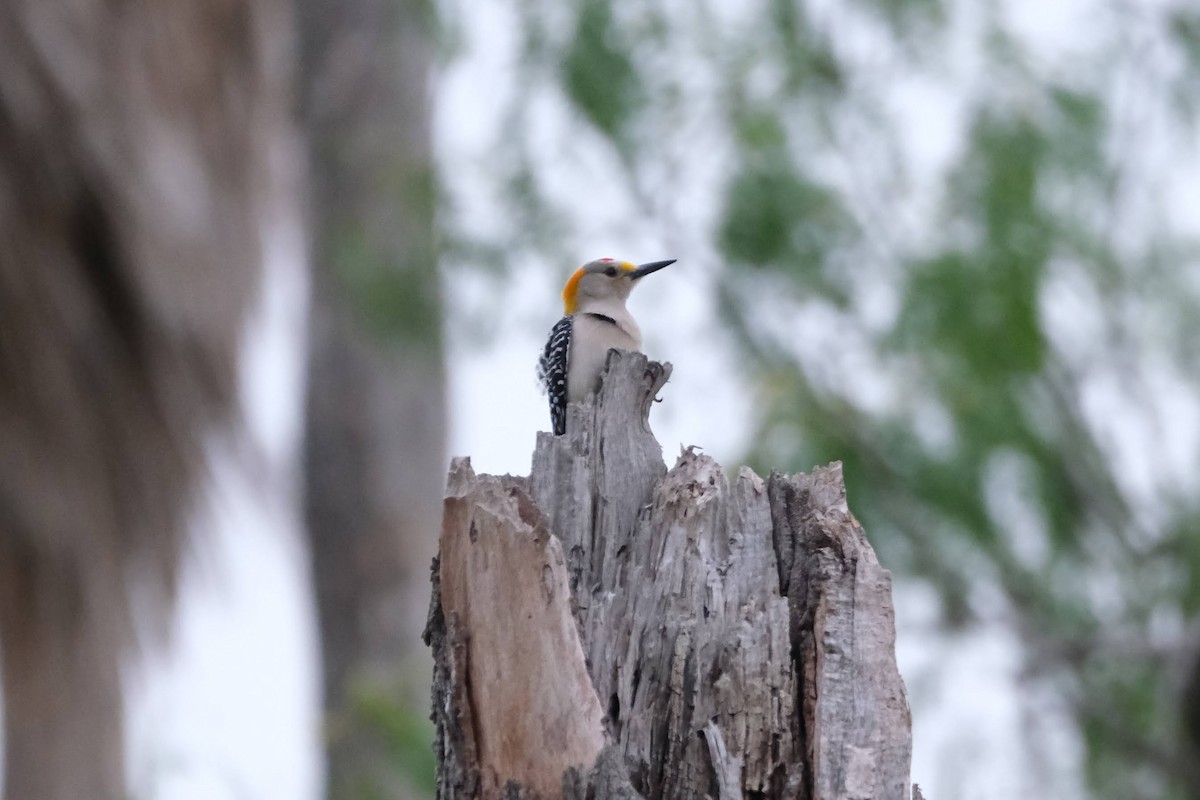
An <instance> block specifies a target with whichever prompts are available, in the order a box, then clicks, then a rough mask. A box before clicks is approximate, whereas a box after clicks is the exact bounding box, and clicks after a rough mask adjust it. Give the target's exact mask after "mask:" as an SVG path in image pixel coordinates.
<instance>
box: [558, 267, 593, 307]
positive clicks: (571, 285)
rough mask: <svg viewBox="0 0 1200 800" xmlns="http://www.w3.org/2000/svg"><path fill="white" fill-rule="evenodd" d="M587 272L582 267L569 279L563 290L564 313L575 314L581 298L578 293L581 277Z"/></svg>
mask: <svg viewBox="0 0 1200 800" xmlns="http://www.w3.org/2000/svg"><path fill="white" fill-rule="evenodd" d="M585 274H587V271H586V270H585V269H584V268H583V267H580V268H579V269H577V270H575V272H574V274H572V275H571V277H570V278H568V279H567V285H566V286H564V287H563V290H562V299H563V313H564V314H574V313H575V310H576V309H577V308H578V307H579V298H578V297H577V296H576V295H577V294H578V292H579V279H580V278H582V277H583V276H584V275H585Z"/></svg>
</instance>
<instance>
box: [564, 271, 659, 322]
mask: <svg viewBox="0 0 1200 800" xmlns="http://www.w3.org/2000/svg"><path fill="white" fill-rule="evenodd" d="M674 263H675V259H673V258H672V259H669V260H667V261H651V262H650V263H649V264H641V265H636V264H632V263H630V262H628V261H617V260H615V259H612V258H601V259H597V260H596V261H589V262H588V263H586V264H584V265H583V266H582V267H580V268H579V269H577V270H575V273H574V274H573V275H572V276H571V277H570V279H568V280H567V285H566V286H564V287H563V292H562V298H563V309H564V311H565V313H567V314H574V313H575V312H576V311H578V310H579V309H580V306H581V305H586V304H587V301H588V300H607V299H611V298H615V299H617V300H619V301H621V302H622V303H623V302H625V298H627V297H629V293H630V292H631V291H633V287H634V285H635V284H636V283H637V282H638V281H639V280H640V279H642V278H643V277H645V276H646V275H649V274H650V273H651V272H657V271H658V270H660V269H662V268H663V267H666V266H670V265H671V264H674Z"/></svg>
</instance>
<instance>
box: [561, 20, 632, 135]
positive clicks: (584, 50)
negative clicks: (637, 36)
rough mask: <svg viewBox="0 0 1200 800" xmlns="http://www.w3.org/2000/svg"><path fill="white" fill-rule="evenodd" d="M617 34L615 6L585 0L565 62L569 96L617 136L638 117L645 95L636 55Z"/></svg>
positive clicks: (605, 130) (587, 115) (597, 124)
mask: <svg viewBox="0 0 1200 800" xmlns="http://www.w3.org/2000/svg"><path fill="white" fill-rule="evenodd" d="M616 36H617V32H616V30H614V26H613V18H612V6H611V5H610V4H609V3H607V2H605V0H585V1H584V2H583V3H582V4H581V6H580V8H579V15H578V18H577V21H576V25H575V35H574V38H573V39H572V41H571V43H570V45H569V46H568V47H567V51H566V53H565V55H564V57H563V66H562V71H563V72H562V81H563V88H564V89H565V90H566V93H567V97H568V98H569V99H570V101H571V102H572V103H573V104H574V105H575V107H576V108H578V109H579V110H580V111H582V112H583V114H584V116H586V117H587V119H588V121H590V122H591V123H592V124H593V125H595V126H596V127H597V128H599V129H600V130H601V131H603V132H604V133H605V134H606V135H608V136H611V137H613V138H614V139H616V138H619V137H620V135H621V133H622V128H623V127H624V126H625V124H626V123H627V122H628V121H629V119H630V118H631V117H632V116H633V114H634V111H635V107H636V105H637V103H638V102H639V98H640V93H641V84H640V82H639V81H638V78H637V72H636V70H635V69H634V66H633V63H632V57H631V55H630V54H629V53H628V52H627V51H626V50H625V49H624V48H622V47H621V46H620V43H618V42H617V41H615V39H616Z"/></svg>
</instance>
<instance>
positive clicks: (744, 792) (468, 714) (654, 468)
mask: <svg viewBox="0 0 1200 800" xmlns="http://www.w3.org/2000/svg"><path fill="white" fill-rule="evenodd" d="M669 372H670V369H669V367H664V366H663V365H660V364H656V363H654V362H648V361H647V360H646V358H645V356H643V355H641V354H624V355H614V354H610V357H609V370H608V372H607V374H606V375H605V378H604V381H603V385H602V387H601V389H600V391H599V393H598V395H597V396H596V398H595V402H594V404H583V405H572V406H571V409H570V412H569V413H570V417H569V420H568V426H567V431H568V432H567V434H566V435H564V436H559V437H556V436H551V435H549V434H541V435H540V437H539V439H538V444H537V449H536V451H535V453H534V457H533V470H532V473H531V475H530V477H529V478H512V477H507V476H506V477H504V478H496V477H492V476H487V475H475V473H474V472H473V471H472V470H471V468H470V463H469V461H467V460H466V459H456V460H455V462H454V464H453V465H452V467H451V471H450V479H449V486H448V487H447V492H446V500H445V513H444V517H443V527H442V537H441V550H440V554H439V562H438V567H437V569H436V570H435V572H434V596H433V603H432V607H431V611H430V617H429V625H428V628H427V632H426V636H427V640H428V641H429V643H430V644H431V646H432V647H433V651H434V660H435V672H434V687H433V710H434V717H435V721H436V722H437V726H438V744H437V751H438V754H439V757H440V763H439V773H438V797H439V798H441V799H442V800H450V799H451V798H478V797H482V798H498V797H504V798H530V799H532V798H549V797H559V796H563V797H569V798H578V800H583V799H584V798H585V797H586V798H595V800H611V799H612V798H634V797H648V798H656V799H657V798H678V799H679V800H688V799H690V798H700V797H713V798H720V800H733V798H741V797H756V798H764V799H765V798H780V799H781V800H782V798H801V800H835V799H837V798H873V800H906V798H908V797H909V796H910V795H909V793H910V785H909V763H910V756H911V718H910V715H909V709H908V700H907V698H906V694H905V689H904V684H903V681H902V680H901V678H900V674H899V672H898V670H897V668H896V661H895V652H894V648H895V624H894V619H893V611H892V604H891V576H890V575H889V574H888V572H887V571H886V570H884V569H883V568H882V567H881V566H880V565H879V562H878V561H877V560H876V559H875V553H874V551H873V550H872V549H871V546H870V544H869V543H868V542H867V539H866V536H865V535H864V533H863V530H862V528H861V527H860V526H859V524H858V521H857V520H855V518H854V516H853V515H852V514H851V513H850V512H849V510H848V508H847V506H846V497H845V487H844V486H843V484H842V478H841V468H840V465H836V464H835V465H832V466H829V467H823V468H822V467H819V468H816V469H814V470H813V472H812V474H811V475H804V474H797V475H780V474H772V475H771V476H770V478H769V479H767V480H765V481H764V480H763V479H761V478H759V477H758V476H757V475H755V474H754V473H753V472H751V471H750V470H749V469H746V468H743V469H742V470H740V471H739V473H738V475H737V478H736V480H731V479H729V478H727V477H726V475H725V473H724V472H723V470H722V469H721V468H720V466H719V465H718V464H717V463H716V462H714V461H713V460H712V459H711V458H709V457H707V456H704V455H701V454H698V453H696V452H694V450H693V449H692V448H688V449H687V450H686V451H684V452H683V453H681V455H680V457H679V460H678V462H677V464H676V465H675V467H674V468H673V469H671V470H669V471H668V470H666V468H665V467H664V465H663V462H662V451H661V448H660V447H659V445H658V442H657V441H655V439H654V436H653V434H651V433H650V430H649V428H648V426H647V425H646V415H647V412H648V410H649V407H650V405H651V403H652V402H653V400H654V398H655V397H656V395H657V393H658V391H659V390H660V389H661V388H662V387H663V385H664V384H665V382H666V380H667V376H668V375H669Z"/></svg>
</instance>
